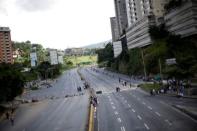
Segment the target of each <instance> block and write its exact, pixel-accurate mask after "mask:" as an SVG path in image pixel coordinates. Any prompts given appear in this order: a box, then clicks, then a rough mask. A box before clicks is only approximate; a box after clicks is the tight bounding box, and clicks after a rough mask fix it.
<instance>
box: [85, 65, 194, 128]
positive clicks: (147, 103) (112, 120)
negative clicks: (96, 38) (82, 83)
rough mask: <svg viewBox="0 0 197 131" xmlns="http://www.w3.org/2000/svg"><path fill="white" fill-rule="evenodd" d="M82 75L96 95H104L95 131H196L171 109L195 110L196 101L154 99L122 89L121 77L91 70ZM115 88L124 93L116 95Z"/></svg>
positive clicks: (187, 117) (133, 89)
mask: <svg viewBox="0 0 197 131" xmlns="http://www.w3.org/2000/svg"><path fill="white" fill-rule="evenodd" d="M81 72H82V73H83V74H84V75H85V77H86V79H87V80H88V81H89V82H90V84H91V86H92V87H93V88H94V89H95V90H96V91H97V90H102V91H103V94H101V95H97V96H98V101H99V105H98V107H97V112H96V114H95V121H96V122H95V131H146V130H151V131H196V129H197V122H196V121H195V120H193V119H192V118H190V117H189V116H187V115H185V114H183V113H182V112H180V111H178V110H176V109H175V108H173V107H172V106H171V105H173V104H180V105H181V104H184V105H187V104H188V105H190V106H191V105H192V106H195V107H196V106H197V105H196V103H197V101H196V100H193V99H182V98H181V99H178V98H173V97H166V96H154V97H152V96H150V95H149V94H148V93H146V92H144V91H142V90H141V89H139V88H136V87H132V88H129V86H127V87H123V86H121V83H119V81H118V78H119V77H122V76H119V75H118V74H115V75H113V74H110V72H107V73H106V72H104V73H103V71H95V70H91V69H90V68H86V69H82V71H81ZM134 81H135V80H134ZM135 82H136V81H135ZM116 86H119V87H120V88H121V92H118V93H116V92H115V87H116Z"/></svg>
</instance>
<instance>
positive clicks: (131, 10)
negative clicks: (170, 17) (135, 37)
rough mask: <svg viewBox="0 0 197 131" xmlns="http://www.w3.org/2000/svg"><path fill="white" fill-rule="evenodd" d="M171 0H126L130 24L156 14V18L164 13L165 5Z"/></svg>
mask: <svg viewBox="0 0 197 131" xmlns="http://www.w3.org/2000/svg"><path fill="white" fill-rule="evenodd" d="M168 1H169V0H126V3H127V4H126V5H127V6H126V8H127V19H128V26H129V27H130V26H132V24H134V23H136V22H137V21H139V20H141V19H143V18H144V17H145V16H149V15H154V16H155V17H156V18H159V17H162V16H163V15H164V6H165V4H166V3H167V2H168Z"/></svg>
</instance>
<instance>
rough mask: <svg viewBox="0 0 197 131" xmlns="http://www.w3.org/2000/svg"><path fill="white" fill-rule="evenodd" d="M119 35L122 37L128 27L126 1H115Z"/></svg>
mask: <svg viewBox="0 0 197 131" xmlns="http://www.w3.org/2000/svg"><path fill="white" fill-rule="evenodd" d="M114 4H115V13H116V21H117V24H118V31H119V32H118V34H119V36H121V35H122V34H123V33H124V32H125V30H126V28H127V27H128V19H127V9H126V0H114Z"/></svg>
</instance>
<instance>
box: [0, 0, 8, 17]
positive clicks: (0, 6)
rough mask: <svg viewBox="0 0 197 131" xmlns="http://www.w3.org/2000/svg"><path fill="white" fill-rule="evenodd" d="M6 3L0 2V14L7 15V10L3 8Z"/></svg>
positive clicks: (0, 0) (3, 0)
mask: <svg viewBox="0 0 197 131" xmlns="http://www.w3.org/2000/svg"><path fill="white" fill-rule="evenodd" d="M5 4H6V1H5V0H0V13H1V14H7V9H6V8H5Z"/></svg>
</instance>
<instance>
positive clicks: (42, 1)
mask: <svg viewBox="0 0 197 131" xmlns="http://www.w3.org/2000/svg"><path fill="white" fill-rule="evenodd" d="M54 1H55V0H16V5H17V6H18V7H20V8H21V9H23V10H25V11H29V12H34V11H43V10H48V9H50V8H51V7H52V6H53V4H54Z"/></svg>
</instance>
